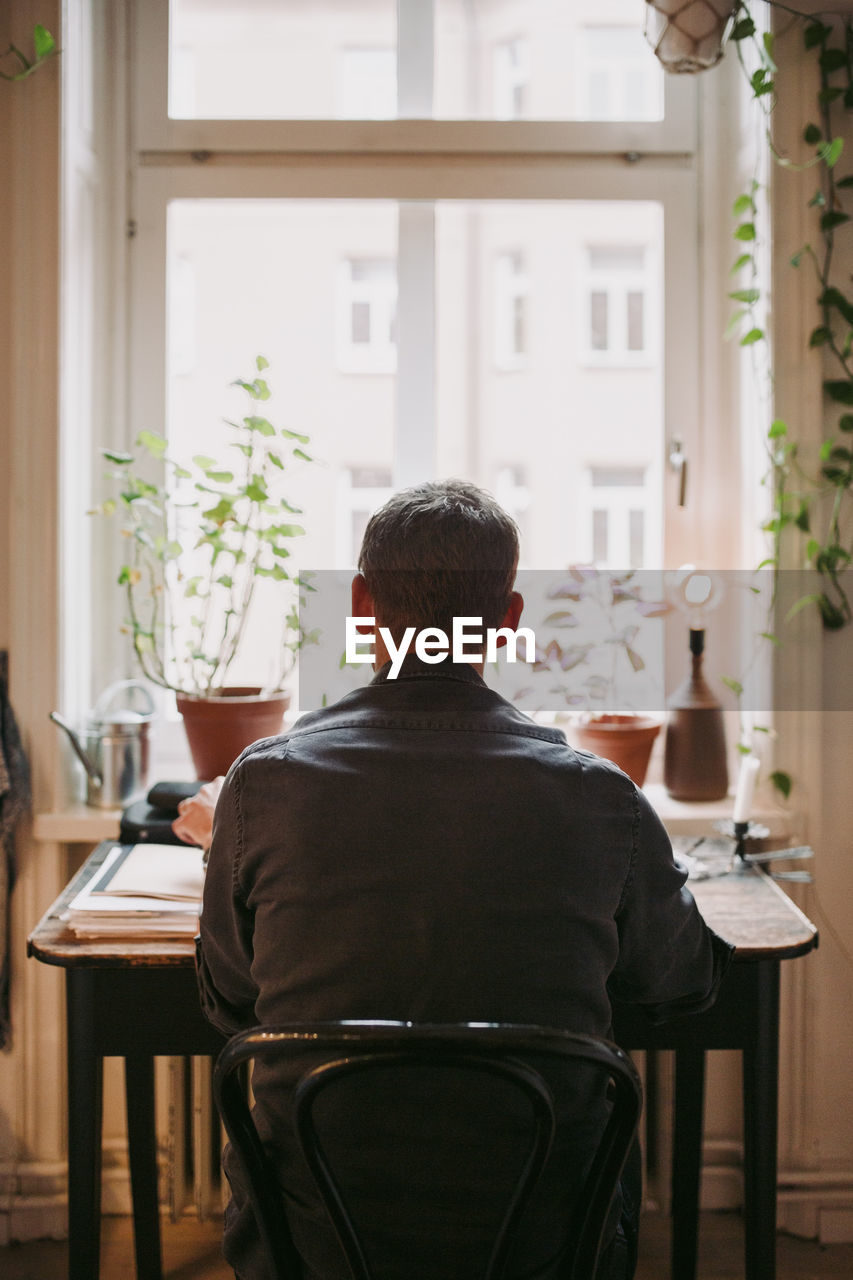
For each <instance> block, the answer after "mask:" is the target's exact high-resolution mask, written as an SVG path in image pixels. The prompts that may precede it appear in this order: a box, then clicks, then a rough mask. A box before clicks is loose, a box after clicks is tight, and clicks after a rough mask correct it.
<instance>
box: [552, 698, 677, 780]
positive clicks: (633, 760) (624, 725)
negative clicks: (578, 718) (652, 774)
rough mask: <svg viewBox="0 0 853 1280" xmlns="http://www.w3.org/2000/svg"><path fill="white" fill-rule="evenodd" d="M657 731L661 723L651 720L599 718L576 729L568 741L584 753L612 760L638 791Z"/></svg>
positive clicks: (637, 717) (627, 717)
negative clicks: (572, 740) (590, 752)
mask: <svg viewBox="0 0 853 1280" xmlns="http://www.w3.org/2000/svg"><path fill="white" fill-rule="evenodd" d="M660 728H661V721H660V720H656V719H654V717H652V716H634V715H617V714H613V715H600V716H594V717H593V718H592V719H591V720H588V721H586V722H585V723H583V724H578V725H576V726H575V727H574V729H573V730H572V737H573V738H574V740H575V742H576V744H577V745H578V746H579V747H581V748H582V749H583V750H584V751H592V752H593V753H594V754H595V755H597V756H603V757H604V759H605V760H612V761H613V763H614V764H615V765H618V766H619V768H620V769H622V770H623V771H624V772H625V773H627V775H628V777H629V778H630V779H631V780H632V782H636V784H637V786H638V787H641V786H642V785H643V783H644V782H645V780H646V770H647V769H648V767H649V756H650V755H651V754H652V747H653V746H654V741H655V738H656V737H657V735H658V733H659V732H660Z"/></svg>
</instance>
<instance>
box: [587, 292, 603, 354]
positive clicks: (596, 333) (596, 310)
mask: <svg viewBox="0 0 853 1280" xmlns="http://www.w3.org/2000/svg"><path fill="white" fill-rule="evenodd" d="M589 328H590V346H591V347H592V349H593V351H606V350H607V294H606V293H600V292H598V291H597V290H595V291H593V292H592V293H591V294H590V295H589Z"/></svg>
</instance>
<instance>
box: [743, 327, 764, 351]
mask: <svg viewBox="0 0 853 1280" xmlns="http://www.w3.org/2000/svg"><path fill="white" fill-rule="evenodd" d="M763 337H764V330H763V329H750V330H749V332H748V333H745V334H744V335H743V337H742V338H741V340H740V345H741V346H742V347H751V346H752V344H753V343H754V342H761V340H762V338H763Z"/></svg>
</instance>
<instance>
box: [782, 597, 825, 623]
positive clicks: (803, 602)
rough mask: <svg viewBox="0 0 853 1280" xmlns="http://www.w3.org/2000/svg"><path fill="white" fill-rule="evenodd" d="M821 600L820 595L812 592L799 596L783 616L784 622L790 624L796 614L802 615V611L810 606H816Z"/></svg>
mask: <svg viewBox="0 0 853 1280" xmlns="http://www.w3.org/2000/svg"><path fill="white" fill-rule="evenodd" d="M820 599H821V596H820V593H818V592H813V593H812V594H811V595H807V596H800V598H799V600H795V601H794V603H793V604H792V605H791V607H790V609H789V610H788V612H787V613H786V614H785V621H786V622H790V621H791V620H792V618H795V617H796V616H797V614H798V613H802V611H803V609H807V608H808V607H809V605H810V604H817V603H818V602H819V600H820Z"/></svg>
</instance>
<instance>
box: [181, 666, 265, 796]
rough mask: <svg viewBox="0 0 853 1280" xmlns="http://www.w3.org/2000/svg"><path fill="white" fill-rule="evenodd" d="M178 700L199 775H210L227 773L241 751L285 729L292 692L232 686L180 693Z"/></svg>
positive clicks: (199, 776) (202, 776) (211, 776)
mask: <svg viewBox="0 0 853 1280" xmlns="http://www.w3.org/2000/svg"><path fill="white" fill-rule="evenodd" d="M177 703H178V710H179V711H180V713H181V715H182V716H183V718H184V728H185V729H186V733H187V741H188V743H189V746H190V754H191V755H192V758H193V764H194V765H195V771H196V777H198V778H206V779H210V778H215V777H217V776H218V775H219V774H220V773H227V772H228V770H229V768H230V767H231V764H232V763H233V762H234V761H235V760H236V759H237V756H238V755H239V754H240V752H241V751H242V750H243V749H244V748H245V747H248V746H249V745H250V744H251V743H253V742H257V740H258V738H271V737H273V736H274V735H275V734H277V733H281V727H282V723H283V721H284V713H285V711H286V710H287V708H288V706H289V705H290V694H289V693H282V692H281V691H280V690H279V691H278V692H276V693H262V692H261V690H260V689H258V688H254V689H251V688H247V689H243V688H230V689H222V690H220V691H219V693H217V694H216V696H215V697H196V696H194V695H191V694H187V693H179V694H178V695H177Z"/></svg>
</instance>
